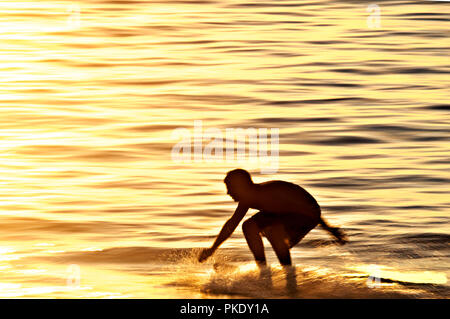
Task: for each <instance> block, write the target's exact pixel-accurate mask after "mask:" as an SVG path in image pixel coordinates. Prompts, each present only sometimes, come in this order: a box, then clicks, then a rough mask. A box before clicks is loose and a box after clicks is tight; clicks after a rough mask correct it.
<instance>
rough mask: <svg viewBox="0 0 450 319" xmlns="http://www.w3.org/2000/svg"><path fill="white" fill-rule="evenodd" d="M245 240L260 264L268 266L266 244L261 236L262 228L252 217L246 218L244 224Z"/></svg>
mask: <svg viewBox="0 0 450 319" xmlns="http://www.w3.org/2000/svg"><path fill="white" fill-rule="evenodd" d="M242 230H243V232H244V236H245V240H246V241H247V244H248V247H249V248H250V250H251V252H252V253H253V256H254V257H255V261H256V263H257V264H258V266H266V256H265V254H264V244H263V241H262V238H261V234H260V229H259V227H258V225H257V224H256V222H255V221H254V220H252V219H248V220H246V221H245V222H244V223H243V224H242Z"/></svg>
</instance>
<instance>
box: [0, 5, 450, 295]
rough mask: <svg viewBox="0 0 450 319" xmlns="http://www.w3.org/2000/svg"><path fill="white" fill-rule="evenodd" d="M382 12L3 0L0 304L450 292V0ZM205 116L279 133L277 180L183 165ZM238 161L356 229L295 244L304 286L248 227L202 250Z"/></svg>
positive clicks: (225, 207) (220, 217)
mask: <svg viewBox="0 0 450 319" xmlns="http://www.w3.org/2000/svg"><path fill="white" fill-rule="evenodd" d="M377 3H378V5H379V7H380V9H381V16H380V18H381V26H380V28H372V27H370V26H369V25H368V23H367V22H368V21H367V17H368V14H369V13H368V12H367V11H366V8H367V5H368V4H369V2H367V3H364V2H359V1H358V2H357V1H257V2H254V1H253V2H251V1H249V2H245V1H237V0H232V1H159V2H158V1H79V2H73V1H34V2H30V1H28V2H10V1H1V2H0V12H1V15H0V30H1V32H0V39H1V41H2V42H1V43H2V51H1V53H0V55H1V56H0V70H1V72H0V82H1V84H2V85H1V86H0V97H1V98H0V103H1V104H0V112H1V113H0V114H1V117H0V121H1V126H0V141H1V143H0V150H1V152H0V156H1V161H0V173H1V175H0V176H1V179H0V190H1V192H0V194H1V195H0V196H1V200H0V214H1V216H0V223H1V226H2V227H1V229H2V231H1V232H0V297H5V298H8V297H9V298H10V297H21V298H23V297H41V298H54V297H76V298H78V297H90V298H136V297H137V298H178V297H180V298H185V297H187V298H189V297H192V298H216V297H225V298H233V297H250V298H265V297H268V298H290V297H293V298H323V297H325V298H342V297H348V298H378V297H380V298H384V297H394V298H448V296H449V284H448V282H447V278H448V277H449V274H450V273H449V249H450V247H449V243H450V241H449V239H450V235H449V204H450V202H449V187H448V185H449V179H450V174H449V148H448V145H449V136H450V135H449V132H450V129H449V120H450V115H449V103H448V96H449V93H450V92H449V91H450V90H449V85H448V84H449V83H448V74H449V72H450V65H449V62H448V56H449V40H448V36H449V31H448V30H449V29H450V28H449V19H450V17H449V14H448V12H449V10H448V9H449V4H448V3H444V2H432V1H430V2H415V1H379V2H377ZM195 120H201V121H202V123H203V126H204V127H205V128H208V127H215V128H219V129H226V128H232V127H234V128H238V127H242V128H246V127H255V128H279V129H280V158H279V170H278V172H277V173H276V174H270V175H267V174H266V175H264V174H261V173H260V170H259V169H256V168H255V167H253V166H252V165H250V164H249V163H246V162H244V163H236V162H226V161H218V162H214V163H209V162H204V161H201V162H187V163H184V164H183V163H181V164H180V163H175V162H173V161H172V159H171V149H172V147H173V145H174V144H175V143H176V142H177V140H174V139H173V138H172V132H173V130H174V129H176V128H179V127H185V128H187V129H189V130H192V129H193V124H194V121H195ZM238 166H239V167H243V168H246V169H249V170H250V171H251V172H252V173H253V174H254V179H255V181H256V182H262V181H266V180H270V179H283V180H288V181H292V182H295V183H298V184H300V185H302V186H303V187H305V188H306V189H307V190H308V191H309V192H310V193H311V194H313V195H314V196H315V197H316V198H317V200H318V202H319V203H320V204H321V206H322V210H323V214H324V216H325V217H326V218H327V219H328V220H329V221H330V223H332V224H337V225H341V226H343V227H344V228H345V229H346V231H347V232H348V234H349V237H350V240H351V242H350V243H349V244H348V245H346V246H343V247H338V246H335V245H333V244H332V243H331V242H330V239H329V237H328V235H327V234H326V233H325V232H324V231H323V230H321V229H315V230H313V231H312V232H311V233H310V234H309V235H308V236H307V237H306V238H305V239H304V241H303V242H302V243H300V244H299V245H298V246H297V247H295V248H294V249H293V259H294V262H295V263H296V265H297V268H296V273H297V284H298V289H297V291H296V292H295V293H292V292H291V293H289V291H286V289H285V288H286V287H285V286H286V282H285V278H284V274H283V271H282V269H281V268H279V267H278V266H276V265H277V263H276V259H275V257H274V255H273V252H272V251H271V250H270V249H269V248H268V249H267V254H268V257H269V260H270V262H271V264H272V265H273V267H272V283H273V287H272V289H265V288H267V287H266V286H265V285H266V283H265V282H264V281H261V280H259V277H258V272H257V271H256V270H255V269H253V268H252V267H253V266H252V265H253V264H252V259H251V255H250V252H249V251H248V249H247V248H246V244H245V240H244V238H243V236H242V232H241V230H240V228H238V229H237V231H236V233H235V234H234V235H233V237H232V238H230V239H229V241H227V242H226V243H225V244H224V245H223V249H221V250H220V251H219V253H218V255H217V256H216V257H215V258H214V259H212V260H210V261H208V262H207V263H205V264H199V263H198V262H196V260H195V256H196V253H197V250H192V248H198V247H205V246H208V245H210V244H211V242H212V241H213V239H214V236H215V235H216V234H217V233H218V231H219V230H220V227H221V226H222V224H223V223H224V221H225V220H226V219H227V218H228V217H229V216H230V215H231V213H232V212H233V210H234V206H235V204H234V203H233V202H232V201H231V200H230V198H228V197H227V196H226V192H225V188H224V185H223V183H222V180H223V178H224V174H225V173H226V172H227V171H228V170H230V169H233V168H236V167H238ZM251 213H252V212H250V214H251ZM266 245H267V242H266ZM215 263H218V264H219V265H228V266H229V267H228V268H227V267H225V268H226V269H225V270H224V269H222V270H214V264H215ZM71 265H77V266H78V267H79V268H76V267H74V266H71ZM77 269H78V270H79V273H78V274H77V273H73V272H74V271H75V272H77ZM373 272H376V274H378V276H379V277H380V280H379V281H375V286H371V285H370V284H369V285H368V283H370V281H368V280H370V279H371V278H372V279H373V278H378V277H376V276H374V273H373ZM78 275H79V276H78ZM369 276H372V277H369ZM77 278H78V279H79V280H78V279H77ZM77 280H78V281H77Z"/></svg>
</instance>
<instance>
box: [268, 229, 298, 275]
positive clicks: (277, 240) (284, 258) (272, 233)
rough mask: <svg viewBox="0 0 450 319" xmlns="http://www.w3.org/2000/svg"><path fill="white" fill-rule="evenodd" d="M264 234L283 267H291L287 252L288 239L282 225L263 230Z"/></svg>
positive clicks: (289, 254) (288, 252) (289, 255)
mask: <svg viewBox="0 0 450 319" xmlns="http://www.w3.org/2000/svg"><path fill="white" fill-rule="evenodd" d="M264 234H265V235H266V237H267V239H268V240H269V242H270V244H271V245H272V248H273V250H274V251H275V254H276V255H277V257H278V260H279V261H280V264H282V265H283V266H290V265H292V261H291V253H290V251H289V247H290V245H289V237H288V234H287V233H286V231H285V229H284V226H283V225H282V224H276V225H273V226H270V227H268V228H266V229H264Z"/></svg>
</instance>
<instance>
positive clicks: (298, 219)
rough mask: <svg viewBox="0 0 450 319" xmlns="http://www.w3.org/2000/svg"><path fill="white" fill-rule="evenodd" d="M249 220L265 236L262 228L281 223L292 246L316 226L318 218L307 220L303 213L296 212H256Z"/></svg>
mask: <svg viewBox="0 0 450 319" xmlns="http://www.w3.org/2000/svg"><path fill="white" fill-rule="evenodd" d="M250 220H252V221H254V222H255V223H256V225H258V228H259V229H261V234H262V235H263V236H266V234H265V233H264V229H266V228H268V227H270V226H274V225H278V224H281V225H283V227H284V230H285V232H286V234H287V236H288V239H289V244H290V245H289V246H290V247H293V246H295V245H297V244H298V242H300V240H302V238H303V237H305V235H306V234H307V233H309V232H310V231H311V230H312V229H313V228H314V227H316V226H317V224H318V223H319V220H318V219H317V221H314V220H308V219H307V217H305V216H304V215H299V214H297V213H290V214H276V213H269V212H258V213H256V214H255V215H253V216H252V217H250Z"/></svg>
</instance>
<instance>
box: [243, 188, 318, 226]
mask: <svg viewBox="0 0 450 319" xmlns="http://www.w3.org/2000/svg"><path fill="white" fill-rule="evenodd" d="M254 185H255V189H256V193H255V194H254V196H252V197H250V198H248V199H247V198H244V199H242V200H241V201H240V202H242V203H243V204H246V205H248V206H249V208H254V209H258V210H260V211H267V212H271V213H279V214H291V213H298V214H302V215H308V216H310V217H312V218H315V217H316V218H319V217H320V206H319V204H318V203H317V201H316V200H315V199H314V197H312V196H311V194H309V193H308V192H307V191H306V190H305V189H304V188H302V187H300V186H299V185H296V184H293V183H290V182H285V181H278V180H277V181H269V182H264V183H260V184H254Z"/></svg>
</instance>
